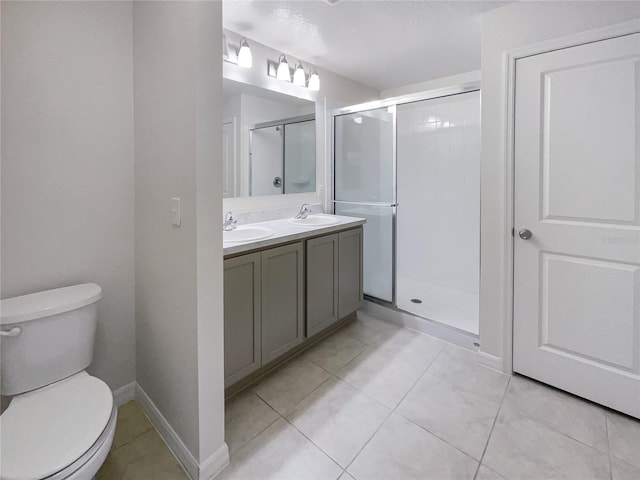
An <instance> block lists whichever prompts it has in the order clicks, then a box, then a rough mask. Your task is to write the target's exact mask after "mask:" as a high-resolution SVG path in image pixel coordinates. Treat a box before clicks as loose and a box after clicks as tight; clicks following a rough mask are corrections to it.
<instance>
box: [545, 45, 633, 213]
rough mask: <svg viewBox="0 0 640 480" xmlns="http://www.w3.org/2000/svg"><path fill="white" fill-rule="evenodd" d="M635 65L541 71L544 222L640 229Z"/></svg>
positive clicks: (615, 62)
mask: <svg viewBox="0 0 640 480" xmlns="http://www.w3.org/2000/svg"><path fill="white" fill-rule="evenodd" d="M637 65H638V60H637V59H628V58H627V59H623V60H607V61H603V62H602V63H598V64H595V65H589V66H576V67H575V68H569V69H562V70H559V71H549V72H545V73H543V79H544V81H543V85H544V98H543V101H544V117H543V125H544V131H543V132H542V133H543V141H544V146H543V148H544V150H543V163H542V166H543V176H542V178H543V184H542V188H543V208H544V210H543V211H544V217H543V218H558V219H560V218H562V219H567V220H579V221H588V222H598V221H605V222H622V223H633V224H635V225H638V216H637V212H636V210H637V208H638V207H637V202H635V201H634V200H635V199H636V198H637V192H636V185H637V178H636V177H637V176H638V172H636V171H635V168H634V164H635V161H636V148H635V147H636V146H635V137H636V135H637V129H638V125H637V124H636V120H635V117H636V112H635V104H634V102H633V101H630V99H633V98H634V97H635V95H636V88H637V86H636V82H637V80H636V68H637ZM585 98H589V99H590V101H584V100H583V99H585ZM613 159H615V161H612V160H613ZM585 165H588V167H589V168H584V167H585ZM565 180H566V181H565Z"/></svg>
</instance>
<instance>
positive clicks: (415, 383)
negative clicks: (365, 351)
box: [343, 348, 444, 478]
mask: <svg viewBox="0 0 640 480" xmlns="http://www.w3.org/2000/svg"><path fill="white" fill-rule="evenodd" d="M443 350H444V348H442V349H441V350H440V352H438V355H436V356H435V357H434V358H433V360H432V361H431V363H429V366H428V367H427V368H425V369H424V371H423V372H422V373H421V374H420V376H419V377H418V378H417V380H416V381H415V382H413V385H411V388H409V390H407V393H405V394H404V395H403V396H402V398H401V399H400V401H399V402H398V403H397V404H396V406H395V407H394V408H392V409H390V411H389V414H388V415H387V416H386V418H385V419H384V420H383V421H382V423H380V426H378V428H377V429H376V431H375V432H373V434H372V435H371V436H370V437H369V439H368V440H367V441H366V442H365V444H364V445H363V446H362V448H361V449H360V450H358V452H357V453H356V454H355V455H354V457H353V459H352V460H351V461H350V462H349V464H348V465H347V466H346V467H345V469H344V472H343V473H345V472H346V473H349V472H347V469H348V468H349V467H350V466H351V465H352V464H353V462H355V461H356V459H357V458H358V457H359V456H360V454H361V453H362V451H363V450H364V449H365V448H366V447H367V445H369V443H370V442H371V440H373V438H374V437H375V436H376V435H377V434H378V432H379V431H380V429H382V427H383V426H384V425H385V424H386V423H387V421H389V418H391V416H392V415H393V414H394V413H396V409H397V408H398V407H399V406H400V404H401V403H402V402H403V401H404V399H405V398H406V397H407V395H409V393H411V391H412V390H413V389H414V388H415V386H416V385H417V384H418V382H419V381H420V379H422V377H423V376H424V375H425V374H426V373H427V371H428V370H429V368H431V365H432V364H433V362H435V360H436V358H438V357H439V356H440V353H442V351H443ZM345 383H348V382H345ZM349 385H351V384H349ZM354 388H355V387H354ZM358 391H360V390H358ZM362 393H364V392H362ZM365 395H366V394H365ZM367 396H368V395H367ZM378 403H380V402H378ZM383 406H384V407H386V408H389V407H387V406H386V405H383ZM397 415H399V414H397ZM400 416H401V415H400ZM402 418H404V417H402ZM411 423H413V422H411ZM349 475H351V474H350V473H349ZM354 478H355V477H354Z"/></svg>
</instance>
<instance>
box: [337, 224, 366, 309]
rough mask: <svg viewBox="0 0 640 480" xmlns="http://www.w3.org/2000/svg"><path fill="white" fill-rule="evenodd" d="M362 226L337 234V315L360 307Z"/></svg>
mask: <svg viewBox="0 0 640 480" xmlns="http://www.w3.org/2000/svg"><path fill="white" fill-rule="evenodd" d="M362 300H363V293H362V228H356V229H353V230H347V231H346V232H340V233H339V234H338V317H340V318H344V317H346V316H347V315H350V314H352V313H353V312H355V311H356V310H358V309H359V308H362Z"/></svg>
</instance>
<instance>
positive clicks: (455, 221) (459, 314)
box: [334, 85, 480, 334]
mask: <svg viewBox="0 0 640 480" xmlns="http://www.w3.org/2000/svg"><path fill="white" fill-rule="evenodd" d="M372 107H373V108H372ZM334 178H335V180H334V181H335V184H334V211H335V213H336V214H340V215H347V216H357V217H365V218H366V219H367V224H366V225H365V233H364V291H365V295H367V296H368V297H370V298H371V299H375V300H378V301H382V302H384V303H386V304H389V305H391V306H393V307H397V308H398V309H400V310H404V311H407V312H410V313H413V314H415V315H418V316H421V317H424V318H427V319H429V320H434V321H437V322H440V323H443V324H447V325H449V326H451V327H454V328H457V329H460V330H463V331H466V332H469V333H471V334H477V333H478V294H479V275H480V271H479V270H480V92H479V89H478V86H477V85H466V86H464V87H460V88H456V89H449V90H439V91H434V92H427V93H425V94H422V95H419V96H416V95H414V96H408V97H398V98H395V99H390V100H383V101H380V102H377V104H367V105H364V106H362V107H358V106H356V107H349V108H346V109H340V110H338V111H336V112H334Z"/></svg>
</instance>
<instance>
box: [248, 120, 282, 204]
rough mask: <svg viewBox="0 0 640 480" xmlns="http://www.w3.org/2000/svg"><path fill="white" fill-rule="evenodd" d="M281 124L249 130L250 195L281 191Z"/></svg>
mask: <svg viewBox="0 0 640 480" xmlns="http://www.w3.org/2000/svg"><path fill="white" fill-rule="evenodd" d="M282 133H283V128H282V126H280V125H278V126H275V127H262V128H254V129H253V130H251V137H250V138H251V143H250V144H251V149H250V152H249V155H250V157H249V158H250V175H249V176H250V182H249V185H250V192H249V194H250V195H251V196H260V195H275V194H281V193H282V187H283V185H282V175H283V173H282V164H283V163H284V157H283V155H284V150H283V146H282Z"/></svg>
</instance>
